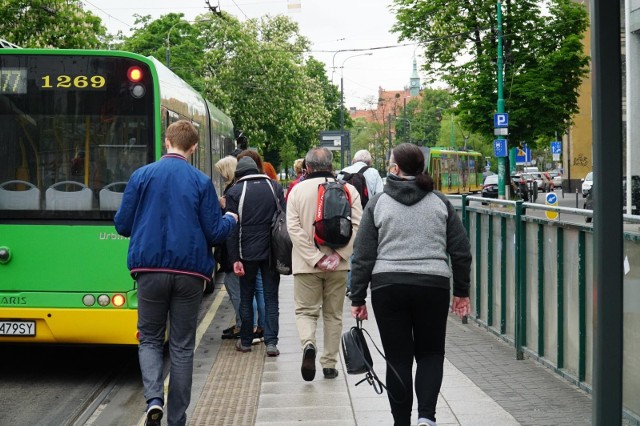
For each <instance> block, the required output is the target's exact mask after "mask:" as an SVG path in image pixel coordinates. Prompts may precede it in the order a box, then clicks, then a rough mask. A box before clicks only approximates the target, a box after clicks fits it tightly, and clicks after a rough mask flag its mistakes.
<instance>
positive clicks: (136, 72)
mask: <svg viewBox="0 0 640 426" xmlns="http://www.w3.org/2000/svg"><path fill="white" fill-rule="evenodd" d="M143 77H144V74H143V73H142V69H141V68H140V67H136V66H133V67H130V68H129V70H128V71H127V78H128V79H129V81H130V82H132V83H137V82H139V81H140V80H142V78H143Z"/></svg>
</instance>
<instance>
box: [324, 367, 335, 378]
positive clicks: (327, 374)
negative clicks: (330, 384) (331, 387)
mask: <svg viewBox="0 0 640 426" xmlns="http://www.w3.org/2000/svg"><path fill="white" fill-rule="evenodd" d="M322 374H324V378H325V379H335V378H336V377H338V370H336V369H335V368H323V369H322Z"/></svg>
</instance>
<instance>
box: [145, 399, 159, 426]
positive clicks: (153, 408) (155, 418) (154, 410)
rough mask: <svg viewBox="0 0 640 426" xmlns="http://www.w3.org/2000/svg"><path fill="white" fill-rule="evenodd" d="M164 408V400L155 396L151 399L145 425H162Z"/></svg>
mask: <svg viewBox="0 0 640 426" xmlns="http://www.w3.org/2000/svg"><path fill="white" fill-rule="evenodd" d="M163 414H164V410H163V409H162V400H161V399H159V398H154V399H152V400H151V401H149V404H148V405H147V419H146V420H145V422H144V424H145V426H160V425H161V420H162V415H163Z"/></svg>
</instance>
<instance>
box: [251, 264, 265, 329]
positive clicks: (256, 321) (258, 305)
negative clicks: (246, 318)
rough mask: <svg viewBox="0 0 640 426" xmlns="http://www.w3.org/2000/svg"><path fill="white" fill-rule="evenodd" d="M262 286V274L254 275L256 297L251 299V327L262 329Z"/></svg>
mask: <svg viewBox="0 0 640 426" xmlns="http://www.w3.org/2000/svg"><path fill="white" fill-rule="evenodd" d="M264 315H265V314H264V286H263V284H262V272H260V270H258V273H257V274H256V296H255V297H254V298H253V326H254V327H256V326H258V327H260V328H262V329H264Z"/></svg>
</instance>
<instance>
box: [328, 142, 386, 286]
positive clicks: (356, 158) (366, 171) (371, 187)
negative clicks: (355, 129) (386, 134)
mask: <svg viewBox="0 0 640 426" xmlns="http://www.w3.org/2000/svg"><path fill="white" fill-rule="evenodd" d="M372 164H373V158H371V153H370V152H369V151H367V150H366V149H361V150H360V151H358V152H356V153H355V154H354V155H353V161H352V162H351V165H350V166H348V167H345V168H344V169H342V171H340V173H339V174H338V179H343V178H344V176H345V173H349V174H358V173H362V176H363V177H364V179H365V182H366V185H367V191H368V199H370V198H372V197H373V196H374V195H376V194H379V193H381V192H382V189H383V187H384V185H383V184H382V178H381V177H380V173H379V172H378V170H376V169H374V168H372V167H371V165H372ZM364 206H365V204H364V203H363V205H362V207H363V208H364ZM352 261H353V255H351V258H350V259H349V265H351V262H352ZM350 293H351V266H349V272H348V273H347V292H346V294H347V296H349V294H350Z"/></svg>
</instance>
